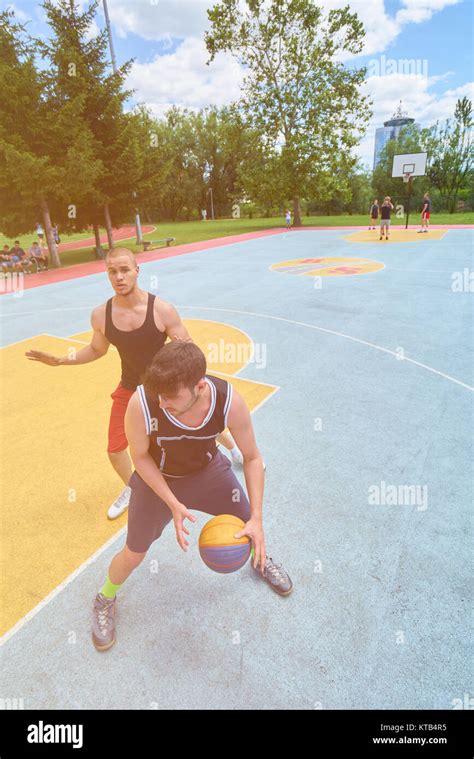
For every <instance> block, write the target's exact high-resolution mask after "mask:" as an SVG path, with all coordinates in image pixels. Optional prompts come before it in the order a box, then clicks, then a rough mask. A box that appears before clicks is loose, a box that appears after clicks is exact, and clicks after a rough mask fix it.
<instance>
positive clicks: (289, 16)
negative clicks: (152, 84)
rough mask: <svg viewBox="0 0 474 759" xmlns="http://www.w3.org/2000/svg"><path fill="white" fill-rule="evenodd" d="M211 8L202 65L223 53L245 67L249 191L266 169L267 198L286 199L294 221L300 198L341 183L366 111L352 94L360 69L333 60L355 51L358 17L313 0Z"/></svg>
mask: <svg viewBox="0 0 474 759" xmlns="http://www.w3.org/2000/svg"><path fill="white" fill-rule="evenodd" d="M208 16H209V19H210V21H211V29H210V31H209V32H207V33H206V36H205V39H206V45H207V50H208V52H209V53H210V60H209V63H210V62H212V61H213V60H214V58H215V56H216V55H217V53H218V52H220V51H223V52H229V53H231V54H232V55H233V56H234V57H236V58H237V60H239V62H240V63H241V64H242V65H243V66H245V71H246V77H245V80H244V84H243V93H242V106H243V109H244V113H245V116H246V118H247V119H248V126H249V127H250V129H252V130H254V132H255V134H256V135H258V137H259V142H260V144H259V145H258V147H257V143H258V140H257V141H256V147H255V149H256V151H257V154H258V160H257V161H256V162H255V164H254V165H255V171H254V172H252V159H253V156H251V161H250V162H249V163H248V165H247V167H246V169H245V170H244V171H243V172H242V176H245V178H246V184H247V186H248V187H249V188H252V189H253V191H254V192H255V191H256V190H257V187H258V179H259V178H260V179H262V175H261V173H260V171H258V170H257V167H258V169H259V170H261V169H262V168H263V169H264V170H265V172H266V179H267V183H269V184H270V186H271V188H273V192H272V193H271V194H272V196H278V197H279V199H280V201H282V202H283V201H285V200H289V199H291V200H292V202H293V208H294V219H295V224H297V225H300V224H301V213H300V199H301V198H302V197H312V196H314V195H316V194H320V195H325V196H327V197H328V196H330V194H331V193H333V192H334V191H335V190H337V189H341V188H342V186H343V184H344V183H345V179H344V177H345V174H346V172H347V170H348V169H349V168H350V167H352V166H353V165H354V164H355V162H356V160H355V158H354V157H353V156H352V155H351V149H352V148H353V147H354V146H355V145H356V144H357V142H358V140H359V137H360V133H361V131H362V130H363V128H364V125H365V124H366V123H367V121H368V120H369V118H370V109H369V101H368V99H367V98H364V97H363V96H361V94H360V92H359V87H360V86H361V85H362V83H363V81H364V77H365V69H352V70H349V69H347V68H346V67H345V66H344V65H343V64H342V63H341V62H340V61H339V60H338V58H340V56H341V55H343V54H348V53H349V54H352V55H356V54H357V53H360V52H361V50H362V44H363V39H364V34H365V33H364V29H363V26H362V23H361V22H360V21H359V20H358V18H357V15H356V14H354V13H350V11H349V6H346V7H345V8H342V9H337V10H331V11H329V12H328V13H327V14H325V13H324V12H323V8H321V7H318V6H317V5H316V4H315V2H314V0H245V4H244V5H242V3H241V2H239V0H221V2H219V3H217V4H216V5H215V6H214V7H213V8H212V9H211V10H209V11H208ZM338 169H342V171H338ZM257 191H258V190H257ZM256 199H258V200H259V201H262V200H263V198H262V193H261V192H258V197H257V198H256Z"/></svg>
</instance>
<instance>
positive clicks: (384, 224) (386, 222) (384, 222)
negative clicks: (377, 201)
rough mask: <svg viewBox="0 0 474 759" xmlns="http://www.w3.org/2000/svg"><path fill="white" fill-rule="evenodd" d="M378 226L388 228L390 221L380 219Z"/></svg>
mask: <svg viewBox="0 0 474 759" xmlns="http://www.w3.org/2000/svg"><path fill="white" fill-rule="evenodd" d="M380 226H381V227H389V226H390V219H380Z"/></svg>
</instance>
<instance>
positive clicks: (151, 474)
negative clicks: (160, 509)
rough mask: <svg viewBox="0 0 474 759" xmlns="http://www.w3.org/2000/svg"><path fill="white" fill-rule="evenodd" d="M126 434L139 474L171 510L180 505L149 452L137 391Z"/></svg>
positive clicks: (127, 416) (148, 439) (131, 403)
mask: <svg viewBox="0 0 474 759" xmlns="http://www.w3.org/2000/svg"><path fill="white" fill-rule="evenodd" d="M125 434H126V436H127V440H128V445H129V447H130V456H131V458H132V461H133V464H134V466H135V469H136V470H137V472H138V474H139V475H140V477H141V478H142V480H144V481H145V482H146V484H147V485H148V486H149V487H150V488H151V489H152V490H153V492H154V493H156V495H157V496H159V497H160V498H161V499H162V500H163V501H164V502H165V503H166V505H167V506H168V507H169V508H170V509H171V508H172V507H173V506H175V505H176V504H177V503H178V500H177V498H176V497H175V496H174V495H173V493H172V492H171V490H170V489H169V487H168V485H167V483H166V480H165V478H164V477H163V475H162V474H161V472H160V470H159V469H158V467H157V465H156V462H155V461H154V460H153V458H152V457H151V456H150V454H149V452H148V448H149V446H150V436H149V435H147V432H146V426H145V419H144V416H143V411H142V408H141V404H140V398H139V397H138V392H137V391H135V392H134V394H133V395H132V397H131V398H130V400H129V402H128V406H127V410H126V412H125Z"/></svg>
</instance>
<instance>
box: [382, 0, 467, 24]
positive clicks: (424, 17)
mask: <svg viewBox="0 0 474 759" xmlns="http://www.w3.org/2000/svg"><path fill="white" fill-rule="evenodd" d="M460 2H462V0H401V4H402V6H403V7H402V8H401V9H400V10H399V11H398V13H397V15H396V21H397V22H398V23H399V24H408V23H414V24H420V23H421V22H422V21H429V20H430V18H431V17H432V16H433V14H434V13H439V11H442V10H444V8H447V7H448V6H449V5H457V4H458V3H460Z"/></svg>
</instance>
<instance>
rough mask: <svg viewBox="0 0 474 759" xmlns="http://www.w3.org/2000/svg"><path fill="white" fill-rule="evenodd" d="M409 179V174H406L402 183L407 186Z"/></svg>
mask: <svg viewBox="0 0 474 759" xmlns="http://www.w3.org/2000/svg"><path fill="white" fill-rule="evenodd" d="M410 179H411V174H410V172H408V173H407V174H404V175H403V181H404V182H405V184H408V182H409V181H410Z"/></svg>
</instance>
